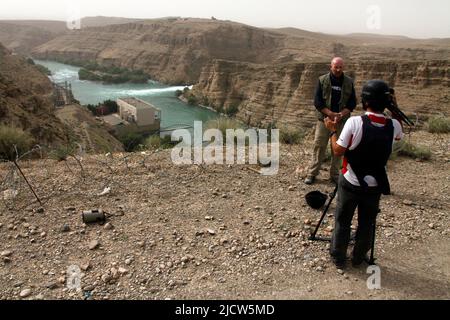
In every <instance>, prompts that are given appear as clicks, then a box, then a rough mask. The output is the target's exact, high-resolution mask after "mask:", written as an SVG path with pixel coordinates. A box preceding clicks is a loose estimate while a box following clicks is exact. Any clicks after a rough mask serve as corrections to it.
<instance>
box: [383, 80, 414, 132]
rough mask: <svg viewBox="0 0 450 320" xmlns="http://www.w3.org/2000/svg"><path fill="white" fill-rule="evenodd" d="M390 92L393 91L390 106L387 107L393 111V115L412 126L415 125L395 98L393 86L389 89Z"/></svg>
mask: <svg viewBox="0 0 450 320" xmlns="http://www.w3.org/2000/svg"><path fill="white" fill-rule="evenodd" d="M389 92H390V93H391V96H390V101H389V106H388V107H387V109H388V110H389V111H390V112H391V114H392V117H393V118H394V119H397V120H399V121H402V122H404V123H406V124H407V125H408V126H410V127H414V126H415V124H414V122H412V121H411V120H410V119H409V118H408V117H407V116H406V115H405V114H404V113H403V112H402V111H401V110H400V109H399V107H398V104H397V99H396V98H395V90H394V89H393V88H390V89H389Z"/></svg>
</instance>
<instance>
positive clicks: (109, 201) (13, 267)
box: [0, 132, 450, 300]
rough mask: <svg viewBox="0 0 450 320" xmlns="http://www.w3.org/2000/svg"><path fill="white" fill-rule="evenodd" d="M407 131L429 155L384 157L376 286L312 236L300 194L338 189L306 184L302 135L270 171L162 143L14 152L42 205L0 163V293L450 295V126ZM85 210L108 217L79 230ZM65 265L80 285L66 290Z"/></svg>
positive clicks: (306, 149)
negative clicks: (175, 159)
mask: <svg viewBox="0 0 450 320" xmlns="http://www.w3.org/2000/svg"><path fill="white" fill-rule="evenodd" d="M408 139H409V140H411V141H412V142H414V143H418V144H421V145H425V146H428V147H429V148H431V149H432V151H433V158H432V160H431V161H424V162H421V161H416V160H413V159H408V158H400V157H399V158H397V159H395V160H393V161H391V162H390V163H389V167H388V169H389V174H390V178H391V183H392V190H393V195H392V196H389V197H383V198H382V204H381V209H382V213H381V214H380V216H379V218H378V229H377V239H376V257H377V258H378V260H377V262H378V265H379V267H380V269H381V289H379V290H369V289H368V288H367V284H366V281H367V279H368V277H369V274H367V273H366V268H367V266H363V267H361V268H358V269H354V268H352V267H351V265H350V263H349V264H348V266H347V268H346V269H345V270H344V272H341V271H338V270H337V269H336V268H335V267H334V266H333V265H332V263H331V262H330V260H329V256H328V251H327V249H328V244H327V243H324V242H311V241H308V237H309V235H310V232H311V229H312V228H313V226H314V224H315V223H316V221H317V220H318V218H319V217H320V214H321V212H320V211H316V210H312V209H310V208H309V207H308V206H307V204H306V203H305V200H304V195H305V194H306V193H307V192H309V191H312V190H316V189H318V190H321V191H323V192H325V193H330V192H331V191H332V190H333V185H332V184H331V183H330V182H329V181H328V180H327V179H328V175H327V174H328V172H327V171H326V170H323V171H322V172H321V175H320V176H319V181H318V183H317V184H316V185H314V186H306V185H304V184H303V182H302V178H303V176H304V174H305V168H306V166H307V165H308V163H309V160H310V151H311V141H307V144H306V145H305V146H293V147H289V146H282V148H281V164H280V171H279V174H278V175H276V176H270V177H263V176H261V175H259V174H257V173H256V172H255V171H254V170H250V169H249V167H250V166H241V165H233V166H226V165H223V166H222V165H216V166H182V167H178V166H174V165H173V164H172V162H171V160H170V150H163V151H158V152H150V151H147V152H146V153H145V154H143V153H134V154H113V155H109V154H108V155H95V156H86V157H84V158H83V159H82V161H81V163H82V167H83V170H81V167H80V166H79V165H78V163H77V162H76V161H75V160H74V159H71V158H69V159H68V160H67V162H59V163H57V162H56V161H53V160H33V161H22V162H21V163H20V164H21V167H22V170H23V172H24V173H25V175H26V177H27V178H28V180H29V182H30V183H31V184H32V185H33V187H34V189H35V191H36V193H37V195H38V196H39V197H40V199H41V201H42V202H43V204H42V206H41V205H39V203H38V202H37V201H35V200H34V198H33V194H32V193H31V192H30V190H29V189H28V186H27V185H26V184H25V182H24V181H23V179H21V178H20V176H19V175H18V174H17V173H13V170H12V166H11V164H7V163H5V164H1V165H0V174H1V175H0V177H1V181H2V189H1V190H0V191H1V192H2V194H1V196H2V201H1V202H0V208H1V211H0V253H1V257H0V259H1V260H0V299H96V300H97V299H449V298H450V241H449V232H450V223H449V220H450V218H449V212H450V189H449V186H450V135H439V136H437V135H431V134H428V133H425V132H416V133H413V134H412V135H411V136H410V137H409V138H408ZM326 167H327V166H326V165H325V167H324V168H325V169H326ZM253 169H254V168H253ZM14 190H17V191H18V193H17V194H15V192H14ZM334 205H335V202H334V203H333V205H332V207H331V209H330V211H329V216H327V218H326V221H325V222H324V224H323V227H322V228H321V231H320V233H321V234H322V235H328V236H329V235H330V231H331V230H332V226H333V218H332V213H333V211H334ZM91 209H102V210H104V211H105V212H107V213H108V214H109V215H108V219H107V220H108V221H107V222H108V223H107V224H106V225H99V224H93V225H85V224H84V223H83V221H82V218H81V213H82V211H83V210H91ZM73 265H76V266H78V267H79V268H80V269H81V272H82V277H81V288H82V290H81V291H76V290H69V289H68V288H67V282H70V280H72V279H73V276H72V275H71V274H69V273H68V271H67V270H68V268H69V267H70V266H73Z"/></svg>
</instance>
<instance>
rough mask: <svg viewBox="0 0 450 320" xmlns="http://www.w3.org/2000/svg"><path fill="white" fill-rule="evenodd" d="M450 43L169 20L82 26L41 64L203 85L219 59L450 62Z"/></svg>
mask: <svg viewBox="0 0 450 320" xmlns="http://www.w3.org/2000/svg"><path fill="white" fill-rule="evenodd" d="M449 44H450V41H449V40H448V39H444V40H426V41H418V40H414V39H408V38H406V39H403V38H402V39H397V38H392V37H387V38H383V37H379V38H374V37H366V38H364V37H361V36H331V35H326V34H320V33H314V32H307V31H303V30H298V29H267V30H266V29H260V28H255V27H251V26H248V25H244V24H239V23H234V22H230V21H218V20H206V19H191V18H168V19H156V20H146V21H135V22H130V23H125V24H119V25H109V26H104V27H95V28H89V27H88V28H83V29H82V30H78V31H73V32H69V33H66V34H64V35H62V36H59V37H57V38H55V39H53V40H52V41H49V42H48V43H45V44H43V45H41V46H39V47H37V48H36V49H35V50H34V51H33V55H34V56H36V57H38V58H41V59H58V60H65V61H69V60H83V61H93V60H95V61H97V62H99V63H101V64H106V65H116V66H120V67H126V68H129V69H142V70H144V71H146V72H147V73H148V74H149V75H151V76H152V77H153V78H154V79H156V80H160V81H162V82H166V83H173V84H179V83H184V84H187V83H189V84H193V83H197V81H198V78H199V76H200V73H201V70H202V68H203V67H204V66H205V65H206V64H208V63H210V62H211V61H212V60H214V59H222V60H230V61H239V62H249V63H258V64H270V65H272V64H278V63H285V62H293V61H298V62H322V61H323V62H325V61H328V60H329V59H330V57H331V56H333V55H341V56H343V57H344V58H346V59H354V60H359V59H371V60H373V59H382V60H385V59H386V57H389V58H390V59H396V58H398V59H402V60H405V59H410V60H423V59H448V58H449V57H450V48H449Z"/></svg>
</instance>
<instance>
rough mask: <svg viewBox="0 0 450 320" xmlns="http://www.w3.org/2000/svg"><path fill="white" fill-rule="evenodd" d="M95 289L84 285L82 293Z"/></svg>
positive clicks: (93, 286) (92, 286)
mask: <svg viewBox="0 0 450 320" xmlns="http://www.w3.org/2000/svg"><path fill="white" fill-rule="evenodd" d="M94 289H95V285H86V286H84V287H83V290H84V291H92V290H94Z"/></svg>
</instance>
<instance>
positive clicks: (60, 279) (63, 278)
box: [58, 276, 66, 284]
mask: <svg viewBox="0 0 450 320" xmlns="http://www.w3.org/2000/svg"><path fill="white" fill-rule="evenodd" d="M58 282H59V283H60V284H64V283H66V277H64V276H62V277H59V278H58Z"/></svg>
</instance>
